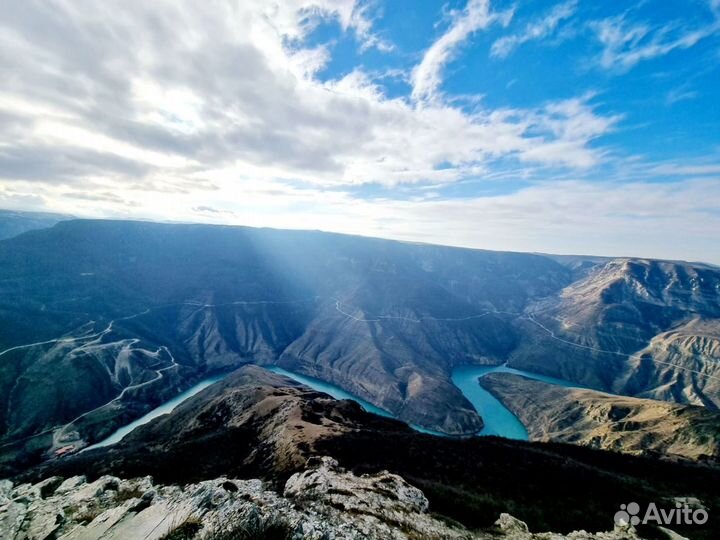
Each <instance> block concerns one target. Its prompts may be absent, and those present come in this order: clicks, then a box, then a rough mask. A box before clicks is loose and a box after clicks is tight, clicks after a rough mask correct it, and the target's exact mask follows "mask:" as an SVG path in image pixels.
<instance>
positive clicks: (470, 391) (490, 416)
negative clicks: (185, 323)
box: [83, 365, 580, 451]
mask: <svg viewBox="0 0 720 540" xmlns="http://www.w3.org/2000/svg"><path fill="white" fill-rule="evenodd" d="M267 369H268V370H269V371H272V372H274V373H277V374H279V375H285V376H286V377H290V378H291V379H295V380H296V381H298V382H300V383H302V384H305V385H307V386H309V387H310V388H312V389H314V390H317V391H319V392H324V393H326V394H329V395H330V396H332V397H334V398H335V399H352V400H353V401H356V402H357V403H358V404H359V405H360V406H361V407H362V408H363V409H365V410H366V411H368V412H371V413H375V414H378V415H380V416H385V417H387V418H395V416H394V415H393V414H391V413H390V412H388V411H386V410H384V409H381V408H380V407H377V406H375V405H373V404H372V403H370V402H368V401H366V400H364V399H362V398H359V397H357V396H354V395H352V394H350V393H349V392H346V391H345V390H343V389H342V388H340V387H338V386H336V385H334V384H331V383H328V382H326V381H322V380H320V379H315V378H313V377H308V376H306V375H300V374H299V373H295V372H292V371H288V370H286V369H283V368H280V367H277V366H271V367H267ZM489 373H513V374H515V375H522V376H524V377H528V378H530V379H535V380H538V381H543V382H547V383H550V384H557V385H561V386H566V387H580V386H579V385H577V384H574V383H571V382H569V381H565V380H562V379H556V378H554V377H547V376H545V375H539V374H536V373H532V372H529V371H524V370H520V369H514V368H510V367H507V366H505V365H502V366H460V367H457V368H455V369H453V372H452V381H453V383H454V384H455V386H457V387H458V388H459V389H460V391H461V392H462V393H463V394H464V395H465V397H466V398H467V400H468V401H469V402H470V403H472V405H473V407H475V409H476V410H477V411H478V413H479V414H480V416H482V419H483V422H484V423H485V426H484V427H483V429H482V431H481V432H480V433H479V435H497V436H500V437H506V438H508V439H520V440H527V439H528V433H527V430H526V429H525V426H523V424H522V423H521V422H520V420H518V418H517V417H516V416H515V415H514V414H513V413H512V412H510V410H509V409H508V408H507V407H505V405H503V404H502V403H501V402H500V401H499V400H498V399H496V398H495V397H494V396H493V395H492V394H491V393H490V392H488V391H487V390H485V389H484V388H483V387H482V386H481V385H480V383H479V382H478V381H479V379H480V378H481V377H483V376H484V375H487V374H489ZM223 377H224V375H215V376H213V377H210V378H208V379H205V380H203V381H200V382H199V383H198V384H196V385H195V386H193V387H192V388H189V389H188V390H186V391H185V392H183V393H181V394H179V395H177V396H176V397H174V398H173V399H171V400H170V401H168V402H167V403H165V404H163V405H161V406H159V407H157V408H156V409H153V410H152V411H150V412H149V413H147V414H145V415H144V416H142V417H141V418H138V419H137V420H135V421H134V422H132V423H130V424H128V425H126V426H123V427H122V428H120V429H118V430H117V431H115V432H114V433H113V434H112V435H110V436H109V437H107V438H106V439H104V440H102V441H100V442H98V443H96V444H93V445H92V446H88V447H87V448H85V449H84V450H83V451H85V450H91V449H93V448H100V447H103V446H109V445H112V444H115V443H116V442H119V441H120V439H122V438H123V437H124V436H125V435H127V434H128V433H130V432H131V431H132V430H133V429H135V428H136V427H138V426H141V425H143V424H147V423H148V422H149V421H150V420H152V419H153V418H157V417H158V416H161V415H163V414H168V413H170V412H172V410H173V409H174V408H175V407H177V406H178V405H180V403H182V402H183V401H185V400H186V399H188V398H190V397H192V396H194V395H195V394H197V393H198V392H200V391H201V390H203V389H205V388H207V387H208V386H210V385H211V384H214V383H216V382H218V381H219V380H221V379H222V378H223ZM411 427H412V428H413V429H415V430H417V431H420V432H422V433H430V434H432V435H443V434H442V433H438V432H436V431H432V430H429V429H425V428H422V427H420V426H415V425H413V426H411Z"/></svg>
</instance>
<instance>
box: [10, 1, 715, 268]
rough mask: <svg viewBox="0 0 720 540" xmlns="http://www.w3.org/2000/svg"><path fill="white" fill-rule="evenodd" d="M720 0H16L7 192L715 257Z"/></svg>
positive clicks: (162, 212)
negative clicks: (636, 0) (597, 0)
mask: <svg viewBox="0 0 720 540" xmlns="http://www.w3.org/2000/svg"><path fill="white" fill-rule="evenodd" d="M718 66H720V0H647V1H642V0H641V1H638V2H591V1H589V0H566V1H562V0H561V1H556V0H552V1H531V0H525V1H520V0H516V1H511V0H457V1H456V0H451V1H432V0H422V1H416V0H393V1H390V0H387V1H381V0H286V1H273V0H238V1H223V0H206V1H204V2H196V1H184V0H154V1H152V2H147V1H142V2H140V1H136V0H122V1H116V0H105V1H103V2H96V1H92V0H17V1H15V0H9V1H7V2H3V6H2V16H0V73H1V74H2V76H1V77H0V207H3V208H9V209H15V210H37V211H53V212H62V213H69V214H73V215H75V216H78V217H104V218H131V219H135V218H137V219H153V220H163V221H183V222H203V223H226V224H238V225H250V226H268V227H276V228H302V229H321V230H328V231H337V232H345V233H353V234H362V235H368V236H381V237H386V238H396V239H402V240H409V241H418V242H431V243H441V244H448V245H457V246H468V247H476V248H486V249H497V250H511V251H532V252H548V253H573V254H595V255H614V256H638V257H656V258H669V259H684V260H700V261H707V262H713V263H720V106H719V105H718V104H719V103H720V76H719V68H718Z"/></svg>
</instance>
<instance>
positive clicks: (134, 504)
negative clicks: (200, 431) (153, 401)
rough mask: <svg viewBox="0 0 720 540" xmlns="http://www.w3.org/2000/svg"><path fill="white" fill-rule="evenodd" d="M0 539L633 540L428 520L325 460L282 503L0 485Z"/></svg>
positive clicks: (141, 485) (621, 530)
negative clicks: (481, 528)
mask: <svg viewBox="0 0 720 540" xmlns="http://www.w3.org/2000/svg"><path fill="white" fill-rule="evenodd" d="M0 537H2V538H12V539H14V540H47V539H49V538H54V539H57V540H73V539H74V540H101V539H104V540H111V539H118V540H125V539H130V538H132V539H133V540H161V539H169V538H182V539H188V540H189V539H198V540H200V539H217V538H233V539H248V540H250V539H254V540H262V539H263V538H273V539H278V540H280V539H288V540H290V539H298V540H300V539H305V540H313V539H314V540H325V539H328V538H333V539H336V540H354V539H368V540H374V539H377V540H386V539H393V540H406V539H416V538H424V539H428V540H432V539H437V540H440V539H443V540H451V539H467V540H469V539H478V540H480V539H487V540H490V539H498V540H499V539H509V540H520V539H522V540H551V539H552V540H561V539H565V538H572V539H573V540H634V539H639V538H640V537H639V536H638V535H637V534H636V532H635V530H634V529H633V528H632V527H622V526H616V528H615V529H614V530H611V531H608V532H601V533H597V534H590V533H586V532H573V533H571V534H569V535H567V536H566V535H561V534H555V533H540V534H531V533H530V532H529V531H528V527H527V525H526V524H525V523H523V522H521V521H519V520H517V519H515V518H513V517H511V516H510V515H508V514H502V515H501V516H499V519H498V520H497V522H496V523H495V526H494V527H493V528H492V529H490V530H486V531H470V530H468V529H466V528H464V527H462V526H461V525H459V524H453V523H451V522H448V521H447V520H440V519H438V518H437V517H434V516H432V515H431V514H429V513H428V500H427V498H426V497H425V495H424V494H423V493H422V491H420V490H419V489H417V488H415V487H413V486H412V485H410V484H408V483H407V482H405V480H403V479H402V478H401V477H399V476H397V475H394V474H390V473H387V472H384V473H379V474H373V475H363V476H356V475H354V474H352V473H349V472H345V471H343V470H342V469H340V468H339V467H338V464H337V462H336V461H334V460H333V459H331V458H321V459H315V460H313V462H312V463H311V464H310V468H308V469H307V470H305V471H303V472H299V473H297V474H295V475H293V476H292V477H290V478H289V479H288V481H287V483H286V484H285V487H284V490H283V492H282V494H278V493H276V492H274V491H272V490H270V489H268V487H267V486H266V485H264V484H263V482H261V481H260V480H239V479H230V478H225V477H221V478H217V479H213V480H207V481H204V482H199V483H196V484H189V485H185V486H182V487H180V486H167V485H160V484H154V483H153V481H152V479H151V478H149V477H145V478H136V479H129V480H122V479H120V478H117V477H113V476H103V477H101V478H98V479H97V480H95V481H94V482H88V481H87V480H86V479H85V477H82V476H76V477H71V478H68V479H62V478H59V477H52V478H48V479H47V480H44V481H43V482H40V483H37V484H21V485H13V484H12V483H11V482H9V481H3V482H0Z"/></svg>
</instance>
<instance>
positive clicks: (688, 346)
mask: <svg viewBox="0 0 720 540" xmlns="http://www.w3.org/2000/svg"><path fill="white" fill-rule="evenodd" d="M518 326H519V328H520V333H521V334H522V338H521V339H520V345H519V347H518V348H517V349H516V350H514V351H513V353H512V354H511V359H510V364H511V365H513V366H515V367H520V368H525V369H529V370H531V371H537V372H540V373H545V374H549V375H555V376H558V377H561V378H565V379H569V380H571V381H575V382H578V383H580V384H583V385H586V386H590V387H593V388H596V389H600V390H605V391H612V392H614V393H619V394H626V395H636V394H638V395H644V396H652V397H656V398H661V399H669V400H671V401H678V402H681V403H682V402H691V403H696V404H703V405H706V406H710V407H712V408H717V400H718V399H720V398H719V396H720V394H718V382H719V381H720V376H718V375H719V374H718V372H717V369H718V367H717V366H718V365H720V364H719V363H718V361H719V360H720V357H719V356H718V349H717V339H718V337H717V336H718V335H719V333H720V270H718V268H716V267H712V266H706V265H702V264H688V263H680V262H665V261H653V260H642V259H613V260H611V261H609V262H606V263H604V264H600V265H597V266H595V267H593V268H592V269H591V270H590V271H589V272H586V274H585V275H584V277H582V278H581V279H579V280H578V281H575V282H574V283H572V284H571V285H569V286H567V287H565V288H564V289H563V290H562V291H561V292H560V294H558V295H554V296H551V297H548V298H546V299H543V300H540V301H538V302H535V303H534V304H533V305H532V306H530V307H529V308H528V310H527V315H526V317H524V318H521V319H519V320H518ZM680 336H682V340H684V343H682V345H680V346H678V345H679V342H678V339H677V338H678V337H680Z"/></svg>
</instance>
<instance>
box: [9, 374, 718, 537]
mask: <svg viewBox="0 0 720 540" xmlns="http://www.w3.org/2000/svg"><path fill="white" fill-rule="evenodd" d="M318 456H331V457H332V458H334V459H336V460H337V461H338V462H339V463H340V464H341V465H342V466H343V467H345V468H347V469H348V470H349V471H351V472H352V473H353V474H355V475H356V476H362V475H363V474H370V475H375V474H381V473H382V474H385V473H383V471H390V473H392V474H396V475H399V476H402V477H403V478H404V479H405V480H406V481H407V482H409V483H410V484H412V485H413V486H415V487H417V488H419V489H421V490H422V491H423V493H424V496H425V497H426V498H427V500H428V501H429V511H430V512H432V513H434V514H438V515H442V516H445V518H450V519H452V520H454V521H456V522H458V523H461V524H462V525H463V526H464V527H466V528H468V529H470V530H474V529H478V528H488V527H491V526H492V524H493V522H495V521H496V520H497V519H498V516H499V515H500V514H501V513H510V514H512V515H514V516H517V517H518V518H519V519H522V520H523V521H525V522H527V523H528V525H529V526H530V528H531V529H532V530H536V531H543V530H545V531H547V530H556V531H560V532H562V533H568V532H570V531H572V530H576V529H581V528H582V529H590V530H606V529H608V528H611V526H612V522H611V518H612V516H613V515H614V513H615V512H616V511H617V508H618V507H619V505H620V504H622V503H623V502H625V503H626V502H627V501H630V500H632V501H638V502H648V501H667V500H672V498H673V497H676V496H679V495H686V496H694V497H696V498H698V499H700V500H701V501H703V504H705V505H706V506H707V507H708V509H709V511H711V513H713V512H715V510H716V508H720V499H719V498H718V494H717V490H716V489H715V486H716V485H717V482H720V470H718V469H715V468H711V467H706V466H703V467H700V466H697V465H688V464H681V463H669V462H668V463H664V462H659V461H657V460H654V459H640V458H636V457H634V456H626V455H620V454H611V453H607V452H601V451H598V450H593V449H589V448H581V447H576V446H570V445H558V444H541V443H523V442H520V441H512V440H505V439H500V438H494V437H477V438H472V439H449V438H444V437H433V436H430V435H424V434H420V433H417V432H415V431H413V430H411V429H410V428H408V427H407V426H406V425H405V424H403V423H401V422H397V421H394V420H389V419H386V418H382V417H378V416H375V415H372V414H369V413H366V412H364V411H363V410H362V409H360V407H359V406H358V405H357V404H356V403H355V402H352V401H336V400H333V399H331V398H330V397H329V396H327V395H325V394H322V393H318V392H315V391H313V390H311V389H309V388H307V387H304V386H301V385H298V384H297V383H295V382H294V381H292V380H290V379H287V378H285V377H281V376H278V375H275V374H273V373H269V372H267V371H265V370H263V369H261V368H258V367H255V366H246V367H243V368H241V369H239V370H238V371H237V372H235V373H234V374H231V375H230V376H229V377H227V378H226V379H225V380H224V381H222V382H220V383H217V384H216V385H214V386H211V387H208V388H206V389H205V390H203V391H202V392H200V393H198V394H197V395H195V396H194V397H192V398H190V399H189V400H187V401H186V402H185V403H183V404H182V405H181V406H179V407H178V408H176V409H175V410H174V411H173V412H172V413H170V414H168V415H165V416H162V417H158V418H156V419H155V420H153V421H152V422H150V423H149V424H147V425H145V426H142V427H140V428H137V429H136V430H135V431H133V432H132V433H131V434H130V435H128V436H126V437H125V438H124V439H123V440H122V441H121V442H120V443H117V444H116V445H113V446H111V447H106V448H99V449H96V450H90V451H87V452H83V453H80V454H76V455H71V456H66V457H62V458H58V459H53V460H50V461H48V462H46V463H44V464H42V465H40V466H38V467H36V468H33V469H31V470H29V471H25V472H22V473H21V474H19V475H17V476H16V477H15V478H14V481H15V482H17V483H37V482H39V481H41V480H43V479H47V478H50V477H53V476H61V477H63V478H70V477H73V476H77V475H80V474H84V475H86V476H87V477H88V478H89V479H90V480H94V479H97V478H100V477H102V476H105V475H112V476H117V477H119V478H138V477H144V476H147V475H151V476H153V478H155V480H156V481H157V482H158V483H161V484H180V485H184V484H197V483H199V482H204V481H208V480H214V479H217V478H219V477H230V478H246V479H247V478H260V479H262V480H264V481H266V482H267V485H268V486H269V487H271V488H273V489H274V490H276V491H278V492H282V491H283V490H284V489H285V486H286V485H288V484H287V482H288V480H289V479H290V478H291V477H292V476H293V475H294V474H296V473H300V472H302V471H303V470H304V469H305V463H306V461H307V460H308V459H312V458H314V457H318ZM360 491H362V490H360ZM579 493H591V494H592V496H591V497H590V496H589V497H588V500H587V501H583V502H582V503H581V504H579V503H578V494H579ZM333 494H334V495H338V493H335V492H334V491H333V493H330V495H333ZM339 495H342V493H339ZM346 495H348V494H346ZM296 498H297V497H296ZM348 508H351V507H348ZM349 513H350V514H352V512H349ZM694 532H695V533H699V534H700V536H697V535H696V536H695V537H696V538H713V536H711V535H712V534H713V533H714V529H712V528H707V529H705V530H703V529H700V530H698V531H694Z"/></svg>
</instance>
